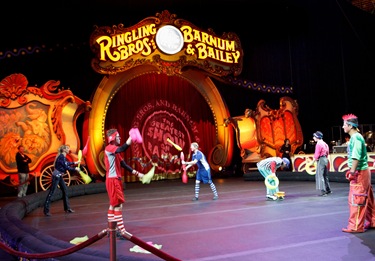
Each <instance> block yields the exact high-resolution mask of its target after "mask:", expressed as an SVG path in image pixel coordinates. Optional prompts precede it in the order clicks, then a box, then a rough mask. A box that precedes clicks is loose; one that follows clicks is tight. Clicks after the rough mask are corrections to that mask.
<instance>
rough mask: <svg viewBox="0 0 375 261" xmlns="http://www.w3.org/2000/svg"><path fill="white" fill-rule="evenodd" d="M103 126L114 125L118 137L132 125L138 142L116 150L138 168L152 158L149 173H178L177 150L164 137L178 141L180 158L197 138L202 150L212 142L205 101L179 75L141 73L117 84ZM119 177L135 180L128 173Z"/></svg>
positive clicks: (159, 175) (212, 130) (210, 119)
mask: <svg viewBox="0 0 375 261" xmlns="http://www.w3.org/2000/svg"><path fill="white" fill-rule="evenodd" d="M105 126H106V130H108V129H109V128H116V129H117V130H118V131H119V133H120V135H121V137H122V141H121V142H122V143H123V142H125V141H126V140H127V139H128V137H129V134H128V132H129V130H130V128H132V127H138V128H139V129H140V131H141V133H142V136H143V138H144V142H143V144H141V145H139V144H133V145H132V146H131V147H130V148H129V149H128V150H127V151H126V152H125V153H124V154H123V155H122V156H123V157H124V159H125V160H126V162H127V163H128V164H129V165H130V166H132V167H133V168H135V169H137V170H138V171H140V172H143V173H147V171H148V170H149V169H151V167H152V163H156V164H157V167H156V171H155V174H156V175H155V179H167V178H168V179H173V178H180V177H181V165H180V160H179V156H180V152H179V151H178V150H176V149H175V148H174V147H173V146H172V145H171V144H170V143H168V142H166V137H168V138H170V139H171V140H172V141H174V142H175V143H177V144H178V145H180V146H181V147H182V149H183V153H184V154H185V160H186V159H190V158H191V156H190V154H191V153H190V150H189V148H190V143H191V142H194V141H196V142H198V143H199V146H200V150H201V151H202V152H203V153H204V154H205V155H206V156H208V153H209V152H210V150H211V149H212V148H213V147H214V146H215V145H216V134H215V125H214V120H213V115H212V111H211V110H210V107H209V105H208V104H207V101H206V100H205V99H204V97H203V96H202V95H201V94H200V93H199V92H198V91H197V89H196V88H195V87H194V86H192V85H191V84H190V83H189V82H188V81H186V80H185V79H183V78H181V77H178V76H167V75H165V74H146V75H143V76H140V77H137V78H135V79H133V80H131V81H129V82H128V83H127V84H126V85H124V86H122V87H121V89H120V90H119V91H118V92H117V94H116V95H115V97H114V98H113V100H112V102H111V104H110V106H109V108H108V112H107V115H106V122H105ZM124 174H125V181H127V182H131V181H136V178H135V177H134V176H133V175H131V174H130V173H127V172H126V173H124Z"/></svg>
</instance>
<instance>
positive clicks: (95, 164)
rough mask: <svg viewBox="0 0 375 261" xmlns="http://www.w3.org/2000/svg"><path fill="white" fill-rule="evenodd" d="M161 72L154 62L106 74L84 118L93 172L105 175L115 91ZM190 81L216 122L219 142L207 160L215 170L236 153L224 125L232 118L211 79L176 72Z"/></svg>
mask: <svg viewBox="0 0 375 261" xmlns="http://www.w3.org/2000/svg"><path fill="white" fill-rule="evenodd" d="M149 73H154V74H160V70H159V69H158V68H156V67H154V66H151V65H141V66H138V67H134V68H131V69H129V70H127V71H125V72H122V73H119V74H115V75H109V76H105V77H103V79H102V81H101V83H100V84H99V86H98V87H97V89H96V91H95V93H94V96H93V98H92V108H93V109H92V111H91V113H90V114H89V116H88V117H87V118H86V119H85V125H86V127H85V128H84V133H83V136H84V137H83V139H86V138H87V137H90V138H89V150H88V153H87V155H86V162H87V166H88V169H89V171H90V173H92V174H100V175H101V176H105V169H104V165H103V163H102V152H103V149H104V146H105V122H106V121H105V120H106V115H107V112H108V108H109V106H110V104H111V102H112V100H113V98H114V96H115V95H116V93H117V92H118V91H119V90H120V89H121V88H122V87H124V86H126V84H127V83H128V82H129V81H131V80H132V79H135V78H137V77H140V76H142V75H145V74H149ZM174 76H179V77H181V78H183V79H184V80H186V81H188V82H189V83H190V84H191V85H192V86H194V88H195V89H196V90H198V92H199V93H200V94H201V95H202V97H203V98H204V100H205V101H206V102H207V104H208V106H209V108H210V110H211V111H212V116H213V120H214V125H215V132H216V133H215V134H216V137H215V138H216V145H215V146H214V147H213V148H211V150H210V153H209V155H208V156H209V157H208V160H209V162H210V165H211V168H212V169H213V170H219V168H220V167H224V166H228V165H230V164H231V161H232V154H233V146H234V143H233V130H232V128H226V127H225V126H224V121H225V119H227V118H229V117H230V115H229V110H228V108H227V106H226V104H225V102H224V101H223V99H222V97H221V95H220V93H219V91H218V90H217V88H216V86H215V84H214V83H213V82H212V80H211V79H210V78H209V77H208V76H207V75H206V74H205V73H203V72H201V71H198V70H185V71H183V72H182V73H181V74H178V75H174Z"/></svg>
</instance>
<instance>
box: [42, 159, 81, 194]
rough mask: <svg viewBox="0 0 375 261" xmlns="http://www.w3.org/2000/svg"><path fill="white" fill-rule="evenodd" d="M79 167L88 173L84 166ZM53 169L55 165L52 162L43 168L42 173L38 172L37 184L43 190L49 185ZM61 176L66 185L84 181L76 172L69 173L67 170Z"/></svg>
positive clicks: (78, 183)
mask: <svg viewBox="0 0 375 261" xmlns="http://www.w3.org/2000/svg"><path fill="white" fill-rule="evenodd" d="M80 168H81V171H82V172H84V173H85V174H87V175H88V171H87V169H86V167H85V166H82V165H81V166H80ZM54 169H55V167H54V166H53V164H49V165H47V166H46V167H45V168H44V169H43V171H42V173H41V174H40V178H39V184H40V187H41V188H42V189H43V190H48V189H49V188H50V187H51V185H52V173H53V170H54ZM62 177H63V179H64V181H65V184H66V186H70V185H80V184H85V181H84V180H83V179H82V177H81V176H80V175H79V174H78V173H76V172H74V173H73V174H71V173H70V172H69V171H67V172H66V173H65V174H64V175H63V176H62Z"/></svg>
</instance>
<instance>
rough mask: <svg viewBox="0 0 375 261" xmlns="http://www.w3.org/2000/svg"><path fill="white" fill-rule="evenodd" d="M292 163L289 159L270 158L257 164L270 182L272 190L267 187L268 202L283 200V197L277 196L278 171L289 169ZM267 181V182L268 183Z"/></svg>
mask: <svg viewBox="0 0 375 261" xmlns="http://www.w3.org/2000/svg"><path fill="white" fill-rule="evenodd" d="M289 164H290V161H289V160H288V159H287V158H280V157H270V158H266V159H263V160H261V161H259V162H258V163H257V168H258V170H259V172H260V174H262V176H263V177H264V178H265V179H267V180H268V182H269V184H270V185H271V188H269V187H268V186H266V189H267V194H266V197H267V200H277V199H280V200H283V199H284V197H283V196H277V194H278V192H279V186H278V184H277V183H276V179H277V177H276V170H277V169H278V168H281V169H288V168H289ZM267 180H266V181H267Z"/></svg>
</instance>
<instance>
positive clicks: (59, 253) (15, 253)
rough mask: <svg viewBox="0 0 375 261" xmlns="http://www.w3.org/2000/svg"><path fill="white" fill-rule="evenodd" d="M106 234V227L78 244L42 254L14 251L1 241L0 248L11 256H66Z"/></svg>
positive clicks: (39, 257) (40, 257)
mask: <svg viewBox="0 0 375 261" xmlns="http://www.w3.org/2000/svg"><path fill="white" fill-rule="evenodd" d="M106 235H107V229H105V230H103V231H102V232H100V233H98V234H96V235H95V236H93V237H91V238H89V239H88V240H86V241H84V242H82V243H80V244H78V245H75V246H72V247H70V248H67V249H64V250H59V251H53V252H49V253H44V254H30V253H25V252H20V251H16V250H14V249H12V248H10V247H9V246H7V245H5V244H4V243H2V242H0V248H1V249H2V250H4V251H6V252H8V253H9V254H11V255H13V256H17V257H23V258H35V259H44V258H53V257H59V256H66V255H69V254H71V253H74V252H76V251H78V250H81V249H83V248H85V247H87V246H89V245H91V244H93V243H95V242H96V241H98V240H99V239H102V238H103V237H105V236H106Z"/></svg>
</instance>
